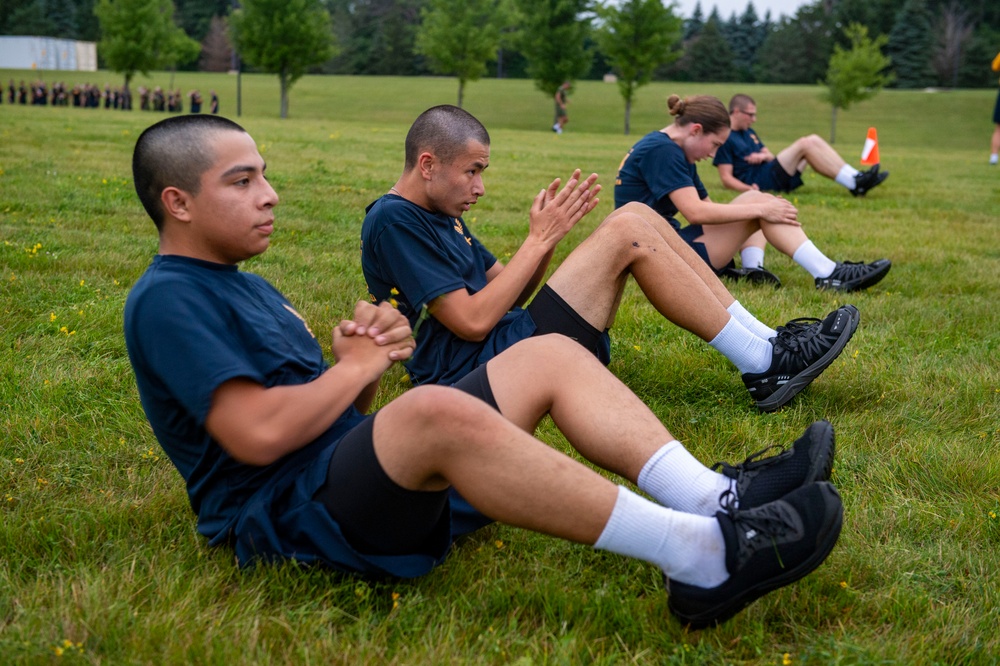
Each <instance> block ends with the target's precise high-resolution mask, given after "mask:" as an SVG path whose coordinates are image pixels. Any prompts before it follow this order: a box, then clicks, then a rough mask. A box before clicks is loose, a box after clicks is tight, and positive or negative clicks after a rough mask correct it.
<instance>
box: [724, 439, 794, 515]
mask: <svg viewBox="0 0 1000 666" xmlns="http://www.w3.org/2000/svg"><path fill="white" fill-rule="evenodd" d="M784 448H785V447H783V446H782V445H781V444H771V445H770V446H768V447H765V448H763V449H761V450H760V451H758V452H757V453H751V454H750V455H749V456H747V457H746V460H744V461H743V462H741V463H737V464H735V465H730V464H729V463H727V462H721V461H720V462H717V463H715V464H714V465H712V471H713V472H714V471H718V470H722V473H723V474H725V475H726V476H728V477H730V478H733V479H735V478H736V475H737V474H738V473H739V471H740V470H752V469H754V468H756V467H761V466H762V465H768V464H770V462H769V461H770V460H771V458H773V457H775V456H767V457H766V458H764V454H765V453H767V452H769V451H770V450H771V449H780V450H781V451H784ZM762 458H763V460H762ZM726 492H729V491H728V490H727V491H726ZM723 494H725V493H723ZM719 503H720V504H721V503H722V497H721V496H720V497H719Z"/></svg>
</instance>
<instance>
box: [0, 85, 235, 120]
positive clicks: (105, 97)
mask: <svg viewBox="0 0 1000 666" xmlns="http://www.w3.org/2000/svg"><path fill="white" fill-rule="evenodd" d="M209 95H210V97H209V108H208V109H207V113H212V114H218V113H219V96H218V95H217V94H216V93H215V91H214V90H212V91H210V92H209ZM3 97H4V96H3V94H2V90H0V103H3ZM6 97H7V103H8V104H25V105H27V104H31V105H32V106H49V105H52V106H75V107H84V108H92V109H98V108H100V107H102V106H103V107H104V108H105V109H116V110H119V109H120V110H122V111H131V110H132V91H131V90H129V88H128V86H121V87H112V86H111V85H108V84H105V85H104V88H103V89H101V88H100V87H98V86H96V85H94V84H91V83H82V84H80V83H78V84H76V85H74V86H73V87H72V88H68V87H67V86H66V84H65V83H63V82H62V81H57V82H56V83H53V84H52V86H51V88H50V87H49V85H48V84H47V83H46V82H45V81H41V80H36V81H33V82H31V84H30V85H29V84H27V83H25V81H24V80H23V79H22V80H21V82H20V84H18V85H15V84H14V79H11V80H10V82H9V83H8V84H7V95H6ZM184 97H185V95H184V93H182V92H181V91H180V89H177V90H174V91H167V92H166V93H164V91H163V89H162V88H161V87H160V86H156V87H155V88H153V89H152V90H150V89H148V88H146V86H139V108H140V109H141V110H143V111H165V112H168V113H183V112H184ZM187 97H188V99H189V100H190V110H191V113H201V112H202V106H203V104H204V99H203V98H202V95H201V91H199V90H198V89H197V88H196V89H194V90H192V91H190V92H189V93H188V94H187Z"/></svg>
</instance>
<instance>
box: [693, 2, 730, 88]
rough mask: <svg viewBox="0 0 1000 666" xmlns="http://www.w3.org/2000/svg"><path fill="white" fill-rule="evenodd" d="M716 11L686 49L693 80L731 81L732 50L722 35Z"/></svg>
mask: <svg viewBox="0 0 1000 666" xmlns="http://www.w3.org/2000/svg"><path fill="white" fill-rule="evenodd" d="M717 16H718V14H717V13H716V12H714V11H713V12H712V17H713V18H709V19H708V21H707V22H706V23H705V27H704V28H702V30H701V35H699V36H698V37H697V38H696V39H695V40H694V42H693V43H692V44H691V48H689V49H688V56H690V59H689V62H688V74H690V76H691V79H692V80H693V81H732V80H734V79H735V78H736V77H735V76H734V72H733V50H732V49H731V48H729V42H727V41H726V38H725V37H723V36H722V29H721V28H720V26H719V20H718V18H715V17H717Z"/></svg>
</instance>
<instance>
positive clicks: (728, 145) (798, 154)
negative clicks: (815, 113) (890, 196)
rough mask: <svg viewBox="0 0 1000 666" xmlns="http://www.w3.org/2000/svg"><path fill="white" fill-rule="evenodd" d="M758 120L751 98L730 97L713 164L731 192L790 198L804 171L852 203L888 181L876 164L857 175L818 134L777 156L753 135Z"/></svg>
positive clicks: (741, 96)
mask: <svg viewBox="0 0 1000 666" xmlns="http://www.w3.org/2000/svg"><path fill="white" fill-rule="evenodd" d="M756 120H757V104H756V102H754V100H753V98H752V97H750V96H749V95H733V98H732V99H731V100H729V127H730V130H731V131H730V132H729V138H728V139H726V142H725V143H724V144H722V147H720V148H719V150H718V151H716V153H715V159H714V160H713V161H712V163H713V164H714V165H715V166H716V167H718V169H719V177H720V178H721V179H722V184H723V186H725V187H726V188H728V189H730V190H736V191H737V192H746V191H747V190H763V191H767V192H791V191H792V190H794V189H796V188H798V187H801V186H802V172H803V171H805V168H806V166H811V167H812V168H813V169H814V170H815V171H816V173H818V174H820V175H822V176H826V177H827V178H829V179H831V180H834V181H836V182H837V183H839V184H840V185H843V186H844V187H846V188H847V189H848V190H849V191H850V192H851V194H853V195H854V196H856V197H859V196H864V195H865V194H867V193H868V192H869V191H870V190H871V189H872V188H874V187H877V186H878V185H880V184H881V183H882V182H884V181H885V179H886V178H888V177H889V172H888V171H879V166H878V165H877V164H876V165H875V166H873V167H872V168H871V169H869V170H868V171H858V170H857V169H855V168H854V167H852V166H851V165H849V164H847V162H845V161H844V159H843V158H842V157H841V156H840V155H838V154H837V151H835V150H834V149H833V147H832V146H831V145H830V144H828V143H827V142H826V141H824V140H823V139H822V138H820V137H819V136H818V135H816V134H810V135H809V136H804V137H802V138H800V139H798V140H796V141H795V142H794V143H793V144H792V145H790V146H788V147H787V148H785V149H784V150H782V151H781V152H779V153H778V154H777V155H775V154H774V153H772V152H771V151H770V150H768V148H767V146H765V145H764V142H763V141H761V140H760V137H759V136H757V133H756V132H755V131H754V130H753V128H752V125H753V124H754V122H756Z"/></svg>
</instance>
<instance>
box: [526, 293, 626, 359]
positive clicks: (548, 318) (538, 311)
mask: <svg viewBox="0 0 1000 666" xmlns="http://www.w3.org/2000/svg"><path fill="white" fill-rule="evenodd" d="M527 310H528V314H529V315H530V316H531V320H532V321H533V322H535V332H534V334H533V335H548V334H549V333H560V334H562V335H565V336H566V337H568V338H572V339H573V340H576V341H577V342H579V343H580V344H581V345H583V347H584V348H585V349H587V350H588V351H589V352H590V353H592V354H593V355H594V356H596V357H597V360H599V361H600V362H601V363H603V364H604V365H607V364H608V363H610V362H611V336H610V335H609V334H608V331H607V329H605V330H603V331H600V330H598V329H596V328H594V327H593V326H591V325H590V323H589V322H588V321H587V320H586V319H584V318H583V317H581V316H580V315H579V314H578V313H577V311H576V310H574V309H573V308H572V307H570V305H569V303H567V302H566V301H564V300H563V299H562V297H561V296H559V294H557V293H556V292H555V291H553V289H552V288H551V287H549V285H547V284H546V285H543V286H542V288H541V289H540V290H539V291H538V293H537V294H535V297H534V298H533V299H531V303H530V304H529V305H528V308H527Z"/></svg>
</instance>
